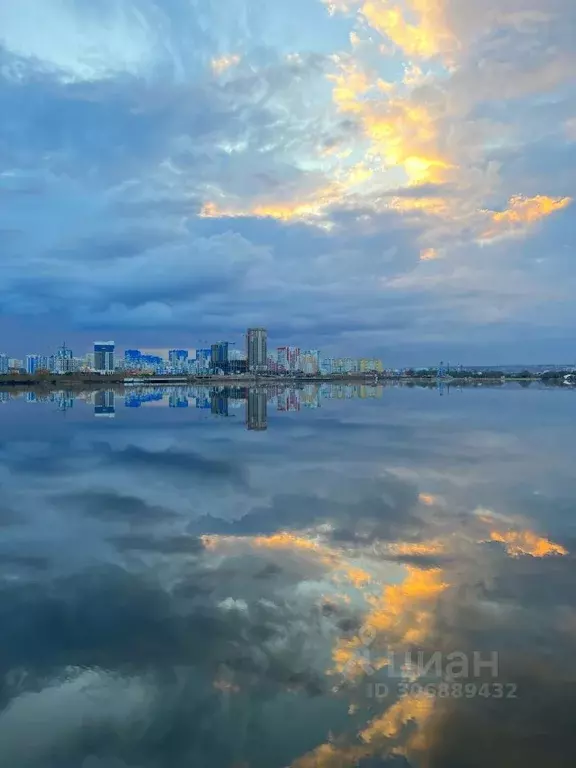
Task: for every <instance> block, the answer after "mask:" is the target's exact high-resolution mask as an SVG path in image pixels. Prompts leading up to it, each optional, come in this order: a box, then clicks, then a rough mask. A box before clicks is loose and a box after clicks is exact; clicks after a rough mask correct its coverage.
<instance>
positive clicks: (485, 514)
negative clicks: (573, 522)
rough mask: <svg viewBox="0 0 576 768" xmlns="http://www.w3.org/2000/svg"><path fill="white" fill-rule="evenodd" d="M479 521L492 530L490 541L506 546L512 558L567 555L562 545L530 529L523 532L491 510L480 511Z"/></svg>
mask: <svg viewBox="0 0 576 768" xmlns="http://www.w3.org/2000/svg"><path fill="white" fill-rule="evenodd" d="M477 514H478V519H479V520H481V521H482V523H484V524H485V525H486V526H488V527H489V528H490V529H491V530H490V534H489V535H490V541H497V542H499V543H501V544H504V546H505V548H506V552H507V553H508V554H509V555H510V556H511V557H520V556H521V555H530V556H531V557H550V556H551V555H567V554H568V550H566V549H565V548H564V547H563V546H561V545H560V544H555V543H554V542H552V541H550V540H549V539H547V538H545V537H544V536H540V535H538V534H537V533H535V532H534V531H530V530H528V529H525V530H522V529H518V527H517V526H516V527H515V526H514V525H513V524H512V523H511V522H509V521H507V519H506V518H505V517H502V516H500V515H496V514H494V513H492V512H491V511H490V510H479V511H478V513H477Z"/></svg>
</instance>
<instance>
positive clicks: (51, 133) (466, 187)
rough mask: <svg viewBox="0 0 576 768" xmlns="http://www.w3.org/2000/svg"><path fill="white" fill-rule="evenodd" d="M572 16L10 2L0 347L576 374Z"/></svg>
mask: <svg viewBox="0 0 576 768" xmlns="http://www.w3.org/2000/svg"><path fill="white" fill-rule="evenodd" d="M575 37H576V5H575V4H574V2H573V0H484V1H483V2H482V3H477V2H472V0H460V2H457V1H456V0H398V2H395V0H334V2H322V1H321V0H292V2H290V3H282V2H279V1H278V0H226V1H225V2H222V0H219V1H218V2H217V1H216V0H100V2H98V3H94V2H93V0H51V2H50V3H46V2H45V0H19V2H18V3H13V2H11V1H10V0H0V114H1V115H2V120H1V122H0V259H1V260H0V352H5V353H7V354H10V355H22V354H25V353H26V352H35V353H48V352H51V351H52V350H53V349H54V348H55V347H56V346H57V345H58V344H60V343H61V342H62V340H63V339H65V340H66V341H67V342H68V343H69V344H70V345H72V346H73V347H74V349H75V351H76V350H78V352H79V353H80V352H84V351H86V350H87V349H88V348H89V346H90V344H91V342H92V341H93V340H94V339H97V338H113V339H115V341H116V343H117V344H118V345H119V346H128V347H138V346H142V347H170V346H178V347H189V348H195V347H198V346H203V342H204V341H205V340H217V339H221V338H229V339H231V340H236V341H238V342H241V341H242V334H243V332H244V331H245V329H246V328H247V327H249V326H252V325H264V326H266V327H267V328H268V329H269V334H270V343H271V344H273V345H275V344H282V343H288V344H296V345H299V346H301V347H303V348H319V349H321V350H322V352H323V353H324V354H326V355H327V356H328V355H357V356H362V355H375V356H378V357H381V358H382V359H383V360H384V362H385V364H387V363H389V364H390V365H402V364H407V365H415V364H434V363H437V361H438V360H440V359H443V360H449V361H450V362H453V363H454V364H458V363H463V364H467V363H470V364H473V363H477V364H500V363H505V362H508V363H536V362H540V363H545V362H574V357H575V353H574V345H573V331H572V329H573V327H574V325H575V323H576V304H575V302H574V301H573V295H574V292H575V288H576V266H575V265H574V256H575V255H576V253H575V252H576V231H575V230H576V226H575V222H576V217H575V211H576V206H575V205H574V202H573V198H574V197H575V195H576V82H575V78H574V74H573V73H574V72H575V71H576V49H575V48H574V45H573V40H574V39H575Z"/></svg>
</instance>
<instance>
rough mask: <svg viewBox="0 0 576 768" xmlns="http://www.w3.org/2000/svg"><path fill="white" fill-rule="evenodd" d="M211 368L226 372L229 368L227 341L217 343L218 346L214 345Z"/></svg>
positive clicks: (211, 354)
mask: <svg viewBox="0 0 576 768" xmlns="http://www.w3.org/2000/svg"><path fill="white" fill-rule="evenodd" d="M210 366H211V367H212V368H213V369H221V370H223V371H226V369H227V367H228V342H227V341H217V342H216V344H212V347H211V350H210Z"/></svg>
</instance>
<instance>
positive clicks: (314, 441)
mask: <svg viewBox="0 0 576 768" xmlns="http://www.w3.org/2000/svg"><path fill="white" fill-rule="evenodd" d="M575 398H576V392H573V391H571V390H568V389H567V388H566V389H541V388H537V387H534V386H532V387H530V388H527V389H522V388H519V387H506V388H499V389H491V388H476V389H464V390H460V391H458V390H454V389H452V390H450V391H448V390H444V391H438V390H436V389H430V390H426V389H416V388H415V389H408V388H403V389H397V388H386V389H368V388H360V387H357V388H353V387H333V388H331V389H330V388H325V389H324V388H323V389H320V390H319V389H317V388H316V387H308V388H306V389H304V390H301V391H289V390H286V391H277V390H270V391H268V392H250V393H247V392H246V391H243V390H240V389H236V390H227V391H226V390H220V391H210V390H206V391H203V390H198V389H194V390H177V391H176V390H175V391H169V390H164V391H160V390H158V391H154V390H150V391H146V392H143V391H136V390H135V391H134V392H131V393H129V394H127V395H126V396H125V397H124V396H121V395H119V394H114V393H110V392H102V393H97V394H96V395H94V394H85V395H81V396H78V397H75V398H74V397H73V396H72V395H71V394H69V393H64V392H61V393H54V394H52V395H50V396H40V395H33V394H27V395H23V396H22V397H18V398H15V397H12V396H8V395H2V394H0V494H1V495H0V536H1V538H0V557H1V559H0V575H1V592H0V641H1V642H0V665H1V670H0V683H1V693H0V765H1V766H2V767H3V768H4V766H5V767H6V768H112V767H113V768H204V766H206V768H221V767H222V768H225V767H226V768H248V767H250V768H260V767H261V768H276V767H277V768H283V767H284V766H294V767H295V768H313V767H314V766H317V767H322V768H325V767H327V768H346V767H347V766H355V765H358V766H361V767H362V768H374V767H375V766H393V767H394V768H401V766H419V767H431V768H436V767H438V768H466V767H467V766H472V767H474V766H490V767H491V768H498V767H499V766H503V767H504V766H505V768H516V766H518V767H519V768H520V766H522V768H526V767H529V768H530V767H532V766H534V767H536V766H538V767H540V766H547V767H548V766H570V767H571V768H573V766H574V765H576V734H575V729H574V726H573V721H574V712H575V705H576V687H575V679H576V663H575V659H574V652H575V650H576V569H575V561H574V554H573V553H574V552H575V551H576V503H575V499H576V473H575V465H574V454H575V434H576V429H575V428H576V400H575Z"/></svg>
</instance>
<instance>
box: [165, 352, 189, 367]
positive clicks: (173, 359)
mask: <svg viewBox="0 0 576 768" xmlns="http://www.w3.org/2000/svg"><path fill="white" fill-rule="evenodd" d="M168 362H169V363H170V365H171V366H172V368H175V369H176V370H178V371H182V370H184V369H185V368H186V367H187V364H188V350H187V349H171V350H170V351H169V352H168Z"/></svg>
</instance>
